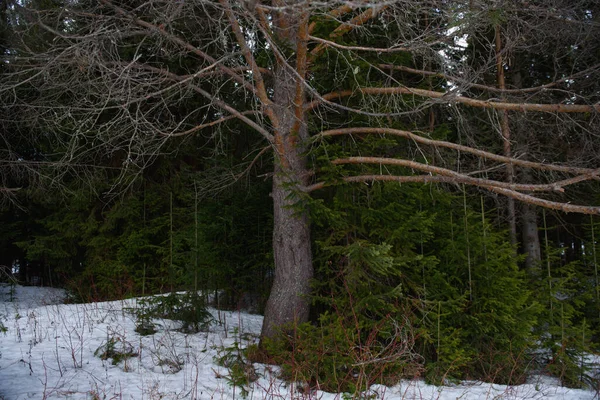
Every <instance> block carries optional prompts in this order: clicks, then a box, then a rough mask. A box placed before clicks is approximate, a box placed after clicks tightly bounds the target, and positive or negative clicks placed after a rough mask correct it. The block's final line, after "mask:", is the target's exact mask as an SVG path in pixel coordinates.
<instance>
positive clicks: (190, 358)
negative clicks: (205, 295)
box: [0, 284, 598, 400]
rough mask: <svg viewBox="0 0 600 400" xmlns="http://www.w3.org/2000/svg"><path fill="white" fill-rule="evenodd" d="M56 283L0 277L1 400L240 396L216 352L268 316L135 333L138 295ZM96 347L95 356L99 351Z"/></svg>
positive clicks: (279, 395) (534, 390)
mask: <svg viewBox="0 0 600 400" xmlns="http://www.w3.org/2000/svg"><path fill="white" fill-rule="evenodd" d="M62 298H63V292H62V291H60V290H57V289H50V288H39V287H21V286H17V287H16V288H15V290H13V291H12V293H11V292H10V287H9V286H6V285H2V284H0V322H1V324H0V329H1V328H2V326H4V327H5V328H6V332H4V333H0V399H2V400H17V399H94V400H96V399H119V400H120V399H135V400H142V399H148V400H150V399H237V398H242V393H241V390H240V388H239V387H235V386H231V385H230V384H229V381H230V380H229V379H228V376H229V371H228V369H227V368H224V367H221V366H219V365H218V364H217V363H216V362H215V359H216V358H219V357H220V356H222V355H224V354H225V349H227V348H229V349H230V350H229V351H231V349H235V343H240V344H241V346H242V347H243V346H246V345H247V344H248V343H251V342H252V341H253V340H256V337H257V336H258V333H259V332H260V327H261V323H262V317H261V316H257V315H250V314H246V313H243V312H223V311H221V312H219V311H217V310H214V309H211V310H210V311H211V313H212V314H213V316H214V318H215V320H216V321H217V322H218V323H217V324H214V325H213V326H212V328H210V331H209V332H201V333H196V334H184V333H180V332H178V331H176V330H173V329H169V326H168V323H167V322H166V321H165V322H164V325H163V328H162V329H159V330H158V332H156V333H155V334H153V335H149V336H140V335H139V334H138V333H136V332H135V326H136V318H135V316H134V315H132V314H131V313H130V312H128V311H127V309H128V308H132V307H136V300H135V299H133V300H126V301H116V302H105V303H92V304H70V305H65V304H61V301H62ZM107 343H111V345H113V346H114V348H115V349H121V351H129V352H131V353H132V354H135V355H134V356H132V357H130V358H127V359H125V360H123V361H120V362H118V363H117V364H116V365H113V363H112V362H111V361H112V360H111V359H107V360H102V359H101V358H100V357H99V356H98V355H99V354H101V353H102V352H103V351H105V350H106V344H107ZM95 353H96V355H95ZM255 367H256V371H257V373H258V377H259V378H258V379H257V380H256V381H255V382H254V383H252V384H251V385H250V387H248V394H247V398H248V399H323V400H330V399H342V398H344V396H343V395H342V394H338V393H324V392H311V393H305V392H302V391H300V390H298V388H297V387H294V385H290V384H287V383H285V382H283V381H281V380H278V379H277V378H276V368H273V367H267V366H262V365H255ZM371 395H372V397H370V398H374V399H390V400H392V399H439V400H450V399H452V400H455V399H462V400H474V399H565V400H585V399H594V398H597V397H598V396H597V394H596V393H594V392H592V391H585V390H573V389H567V388H563V387H560V386H559V385H558V383H557V381H556V380H553V379H550V378H547V377H537V378H534V379H532V381H531V383H528V384H525V385H519V386H510V387H508V386H503V385H493V384H487V383H481V382H464V383H462V384H461V385H456V386H452V387H436V386H431V385H427V384H425V383H424V382H423V381H422V380H411V381H402V382H401V383H400V384H398V385H396V386H394V387H383V386H375V387H373V388H372V393H371Z"/></svg>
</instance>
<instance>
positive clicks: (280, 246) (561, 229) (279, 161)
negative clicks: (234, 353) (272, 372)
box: [0, 0, 600, 388]
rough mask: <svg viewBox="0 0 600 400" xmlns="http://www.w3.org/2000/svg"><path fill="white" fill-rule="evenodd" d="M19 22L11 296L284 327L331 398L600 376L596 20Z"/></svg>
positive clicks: (285, 16)
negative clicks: (231, 313)
mask: <svg viewBox="0 0 600 400" xmlns="http://www.w3.org/2000/svg"><path fill="white" fill-rule="evenodd" d="M0 7H1V8H0V20H1V21H2V22H1V23H2V26H1V29H0V56H1V57H2V63H1V64H0V107H1V109H2V112H1V114H0V138H1V143H0V199H1V200H2V203H1V208H0V265H2V268H3V273H2V276H3V277H4V278H3V279H5V278H6V277H7V276H8V275H10V274H12V273H13V272H14V273H15V276H16V277H18V279H19V280H20V281H21V282H22V283H27V284H43V285H49V286H50V285H51V286H60V287H65V288H66V289H67V290H68V291H69V293H70V300H71V301H74V302H78V301H83V302H90V301H103V300H111V299H122V298H129V297H135V296H145V295H150V294H157V293H168V292H176V291H188V292H190V293H201V294H202V296H206V297H207V298H208V297H209V296H210V298H212V299H213V300H212V301H213V303H214V305H215V306H218V307H224V308H232V309H246V310H251V311H252V312H257V313H261V314H262V313H264V315H265V320H264V321H265V322H264V325H263V330H262V335H261V342H260V346H259V348H258V349H256V350H255V353H256V354H253V355H252V357H254V358H255V359H256V360H268V361H273V362H276V363H279V364H281V365H284V371H288V372H289V373H290V376H292V375H291V374H293V376H296V377H297V376H302V377H303V378H304V379H305V380H306V381H308V382H311V381H319V382H330V384H331V385H332V387H334V388H338V387H340V385H342V384H343V385H350V386H351V385H358V384H366V383H372V382H373V381H374V380H381V381H383V382H391V381H393V380H394V379H398V378H399V377H401V376H406V375H419V374H420V375H423V376H425V377H426V379H428V380H430V381H432V382H446V381H451V380H453V379H467V378H468V379H473V378H477V379H486V380H491V381H497V382H504V383H518V382H522V381H523V380H525V379H526V378H527V374H528V373H530V372H531V371H532V370H543V371H545V372H547V373H550V374H553V375H555V376H558V377H560V378H561V380H562V381H563V382H564V383H565V384H567V385H573V386H586V385H592V386H594V385H595V387H598V386H597V385H598V382H593V378H592V377H591V376H590V375H589V374H588V373H587V371H588V366H587V364H586V362H585V355H586V354H589V353H593V352H595V351H597V349H598V347H597V346H598V344H599V342H600V334H599V332H600V282H599V277H598V259H599V258H600V244H599V243H598V241H599V238H600V216H599V215H600V183H599V177H600V40H598V39H599V38H600V3H598V2H595V1H584V0H576V1H573V0H550V1H546V0H545V1H539V0H530V1H514V0H510V1H509V0H500V1H493V2H488V1H478V0H469V1H467V0H457V1H447V0H432V1H416V0H392V1H363V0H356V1H292V0H272V1H269V0H264V1H260V0H254V1H239V2H237V1H229V0H218V1H217V0H177V1H173V0H150V1H137V0H128V1H122V0H99V1H93V0H82V1H72V0H21V1H17V0H2V1H0ZM291 352H293V354H294V357H290V356H289V355H290V353H291ZM357 370H360V372H361V373H360V374H359V375H360V376H368V377H370V378H369V379H371V378H372V379H371V380H370V381H369V382H361V383H357V382H355V381H354V380H353V377H355V376H357V372H356V371H357ZM299 374H300V375H299Z"/></svg>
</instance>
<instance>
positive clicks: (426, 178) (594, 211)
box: [305, 175, 600, 215]
mask: <svg viewBox="0 0 600 400" xmlns="http://www.w3.org/2000/svg"><path fill="white" fill-rule="evenodd" d="M342 180H343V181H345V182H373V181H385V182H399V183H410V182H417V183H432V182H442V183H457V181H456V180H455V178H453V177H447V176H432V175H418V176H395V175H360V176H348V177H344V178H342ZM325 186H326V184H325V182H318V183H315V184H313V185H311V186H308V187H306V189H305V190H306V191H307V192H313V191H315V190H318V189H322V188H324V187H325ZM481 187H482V188H484V189H487V190H489V191H492V192H495V193H498V194H502V195H504V196H506V197H511V198H513V199H515V200H519V201H521V202H523V203H528V204H533V205H537V206H540V207H544V208H549V209H553V210H559V211H563V212H575V213H580V214H591V215H600V207H589V206H579V205H575V204H570V203H560V202H556V201H551V200H545V199H540V198H538V197H534V196H531V195H528V194H524V193H519V192H517V191H514V190H510V189H506V188H500V187H496V186H481Z"/></svg>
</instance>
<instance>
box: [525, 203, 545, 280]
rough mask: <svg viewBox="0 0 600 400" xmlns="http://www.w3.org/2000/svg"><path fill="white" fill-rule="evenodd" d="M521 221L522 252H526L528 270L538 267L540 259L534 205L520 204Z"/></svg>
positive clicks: (540, 253)
mask: <svg viewBox="0 0 600 400" xmlns="http://www.w3.org/2000/svg"><path fill="white" fill-rule="evenodd" d="M521 211H522V216H521V223H522V224H523V225H522V229H523V252H524V253H525V254H527V258H526V259H525V266H526V267H527V270H528V271H533V269H534V268H538V267H539V266H540V263H541V261H542V252H541V248H540V237H539V233H538V223H537V213H536V212H535V207H534V206H530V205H529V204H523V205H522V209H521Z"/></svg>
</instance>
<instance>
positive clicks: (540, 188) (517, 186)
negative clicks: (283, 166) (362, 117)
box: [331, 157, 600, 192]
mask: <svg viewBox="0 0 600 400" xmlns="http://www.w3.org/2000/svg"><path fill="white" fill-rule="evenodd" d="M331 163H332V164H334V165H342V164H376V165H393V166H400V167H407V168H411V169H415V170H418V171H423V172H428V173H431V174H437V175H442V176H448V177H452V178H454V179H455V180H456V181H457V182H459V183H465V184H469V185H474V186H480V187H498V188H505V189H510V190H514V191H528V192H552V191H554V192H564V189H563V187H564V186H568V185H572V184H575V183H579V182H583V181H586V180H591V179H594V178H596V177H598V174H600V169H598V170H596V171H594V173H592V174H587V175H581V176H577V177H575V178H571V179H566V180H562V181H557V182H553V183H548V184H522V183H511V182H501V181H495V180H492V179H483V178H473V177H470V176H467V175H465V174H463V173H459V172H455V171H452V170H449V169H447V168H441V167H436V166H433V165H427V164H423V163H420V162H416V161H410V160H403V159H397V158H384V157H348V158H338V159H335V160H332V161H331Z"/></svg>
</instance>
